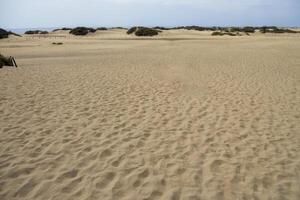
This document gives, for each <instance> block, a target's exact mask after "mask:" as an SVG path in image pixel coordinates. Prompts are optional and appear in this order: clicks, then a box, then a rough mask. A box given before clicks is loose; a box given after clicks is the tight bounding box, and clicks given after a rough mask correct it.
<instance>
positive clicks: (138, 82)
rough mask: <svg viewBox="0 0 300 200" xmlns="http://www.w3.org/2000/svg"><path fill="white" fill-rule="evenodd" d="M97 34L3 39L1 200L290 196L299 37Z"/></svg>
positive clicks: (299, 161) (298, 154) (299, 165)
mask: <svg viewBox="0 0 300 200" xmlns="http://www.w3.org/2000/svg"><path fill="white" fill-rule="evenodd" d="M103 32H104V33H103V35H104V36H103V35H102V34H101V33H99V34H98V35H97V34H95V37H66V38H59V39H57V41H61V42H63V44H64V45H61V46H59V47H57V46H54V45H52V44H51V41H53V40H52V39H51V40H49V39H47V38H41V39H39V38H34V39H31V38H25V37H24V38H20V39H19V40H18V41H14V40H10V39H8V40H3V41H1V43H0V48H1V51H3V53H4V54H5V55H15V56H16V57H18V62H19V63H18V64H20V65H21V66H22V67H19V68H17V69H12V68H4V69H2V70H0V82H1V84H0V115H1V120H0V138H1V139H0V199H1V200H65V199H66V200H77V199H78V200H95V199H101V200H141V199H142V200H157V199H158V200H196V199H202V200H221V199H224V200H232V199H245V200H248V199H258V200H269V199H272V200H282V199H289V200H298V199H299V196H300V190H299V180H300V179H299V174H300V171H299V170H300V146H299V144H300V135H299V132H300V114H299V113H300V101H299V98H300V92H299V91H300V82H299V77H300V68H299V66H300V59H299V52H300V40H299V37H297V35H284V34H283V35H282V34H280V35H276V36H273V35H271V34H266V35H262V34H260V35H259V36H256V35H253V36H251V37H212V36H210V33H211V32H208V33H205V32H199V31H187V30H168V31H164V34H169V36H172V37H176V38H177V39H176V38H175V39H174V38H171V39H170V38H169V39H168V38H162V39H161V40H157V39H156V38H155V39H152V38H146V39H144V38H142V39H141V38H137V37H130V36H128V35H127V34H126V32H125V30H122V31H120V30H108V31H103ZM110 33H111V34H115V35H114V36H113V37H117V36H118V37H120V38H113V37H111V38H108V36H106V34H110ZM184 34H186V35H184ZM201 34H203V36H201ZM174 35H175V36H174ZM195 35H197V37H198V38H196V37H195ZM190 36H193V37H190ZM161 37H167V35H163V36H161ZM188 37H190V38H188ZM105 38H108V39H105ZM128 38H129V39H128Z"/></svg>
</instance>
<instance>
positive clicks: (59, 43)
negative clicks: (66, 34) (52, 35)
mask: <svg viewBox="0 0 300 200" xmlns="http://www.w3.org/2000/svg"><path fill="white" fill-rule="evenodd" d="M52 44H54V45H62V44H63V43H62V42H52Z"/></svg>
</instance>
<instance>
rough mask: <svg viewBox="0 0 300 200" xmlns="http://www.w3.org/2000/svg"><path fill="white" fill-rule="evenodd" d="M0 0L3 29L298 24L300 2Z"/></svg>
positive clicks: (296, 25)
mask: <svg viewBox="0 0 300 200" xmlns="http://www.w3.org/2000/svg"><path fill="white" fill-rule="evenodd" d="M2 1H3V2H2V3H1V4H2V7H4V8H5V9H3V11H2V12H1V13H0V27H1V28H5V29H28V28H39V27H44V28H56V27H76V26H90V27H100V26H105V27H115V26H122V27H130V26H167V27H174V26H188V25H198V26H264V25H274V26H279V27H299V26H300V12H299V10H300V2H299V1H297V0H286V1H284V2H282V1H280V0H254V1H251V2H249V1H246V0H239V1H235V2H233V1H231V0H210V1H209V0H198V1H197V0H186V1H183V0H165V1H162V0H153V1H151V2H148V1H145V0H139V1H138V0H110V1H109V0H86V1H83V0H75V1H71V0H52V1H39V0H27V1H23V0H2ZM12 10H13V11H14V12H12ZM12 13H13V14H12Z"/></svg>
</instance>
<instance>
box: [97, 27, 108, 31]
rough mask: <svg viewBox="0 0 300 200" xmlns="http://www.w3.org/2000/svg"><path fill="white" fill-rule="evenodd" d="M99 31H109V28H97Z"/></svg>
mask: <svg viewBox="0 0 300 200" xmlns="http://www.w3.org/2000/svg"><path fill="white" fill-rule="evenodd" d="M97 31H107V28H105V27H99V28H97Z"/></svg>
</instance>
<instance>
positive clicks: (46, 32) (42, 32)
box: [40, 31, 49, 34]
mask: <svg viewBox="0 0 300 200" xmlns="http://www.w3.org/2000/svg"><path fill="white" fill-rule="evenodd" d="M48 33H49V32H48V31H41V32H40V34H48Z"/></svg>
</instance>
